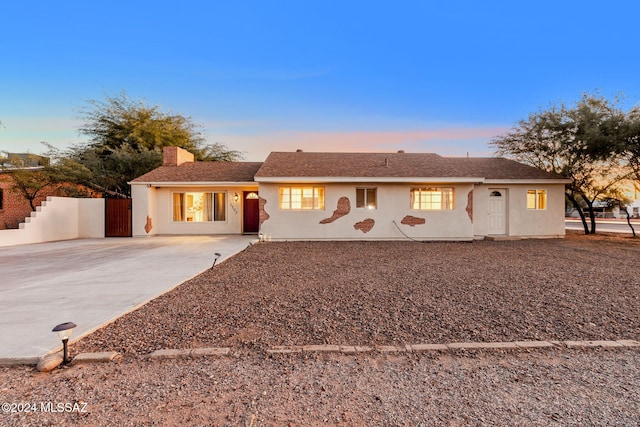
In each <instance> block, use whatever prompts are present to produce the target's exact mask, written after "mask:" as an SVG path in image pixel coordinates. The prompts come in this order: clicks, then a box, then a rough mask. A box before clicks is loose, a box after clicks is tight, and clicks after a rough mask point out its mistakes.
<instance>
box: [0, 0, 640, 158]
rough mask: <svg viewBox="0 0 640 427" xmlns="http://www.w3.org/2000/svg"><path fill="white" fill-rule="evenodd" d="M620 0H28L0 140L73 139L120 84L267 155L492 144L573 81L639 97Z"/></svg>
mask: <svg viewBox="0 0 640 427" xmlns="http://www.w3.org/2000/svg"><path fill="white" fill-rule="evenodd" d="M639 12H640V3H637V1H635V0H628V1H616V0H612V1H608V2H596V1H562V0H555V1H547V0H538V1H522V2H514V1H491V0H487V1H484V2H477V1H455V0H451V1H446V2H445V1H437V2H436V1H427V0H424V1H398V2H377V1H366V2H364V1H345V0H343V1H339V2H337V1H331V0H325V1H322V2H312V1H310V2H302V1H272V2H265V1H262V2H258V1H255V2H254V1H238V2H213V1H207V2H205V1H189V0H182V1H180V2H178V1H175V2H171V1H154V2H151V1H134V0H129V1H126V2H125V1H120V0H115V1H109V2H87V1H74V0H67V1H62V2H50V1H40V0H35V1H23V2H17V1H15V2H7V4H3V6H2V10H1V13H0V121H2V123H3V125H4V127H0V151H14V152H15V151H31V152H34V153H40V152H43V151H45V147H44V146H43V145H42V144H40V141H47V142H49V143H51V144H53V145H55V146H57V147H58V148H66V147H68V146H69V145H71V144H77V143H82V142H83V141H84V139H83V137H82V136H80V135H79V134H78V132H77V128H78V126H79V124H80V121H79V110H80V109H81V108H82V107H83V106H86V105H87V100H90V99H97V100H100V99H103V98H104V97H105V95H117V94H119V93H120V92H121V91H122V90H125V91H126V92H127V93H128V95H129V96H130V97H131V98H133V99H143V100H145V101H146V102H147V103H149V104H152V105H159V106H160V107H161V108H162V110H163V111H167V112H169V111H171V112H174V113H178V114H182V115H185V116H190V117H191V118H192V119H193V121H194V122H196V123H198V124H200V125H201V126H202V128H203V129H204V131H205V134H206V137H207V139H208V141H210V142H221V143H223V144H225V145H227V146H228V147H229V148H232V149H237V150H240V151H243V152H245V157H246V159H247V160H252V161H260V160H263V159H264V157H265V156H266V154H267V153H268V152H269V151H278V150H285V151H287V150H295V149H297V148H301V149H304V150H305V151H396V150H398V149H404V150H406V151H415V152H437V153H440V154H443V155H466V153H467V152H468V153H469V154H470V155H472V156H487V155H491V154H492V151H493V150H492V149H491V148H490V147H489V146H488V141H490V140H491V138H492V137H493V136H496V135H499V134H500V133H502V132H504V131H505V130H507V129H508V128H510V127H511V126H512V125H513V124H514V123H515V122H516V121H517V120H519V119H521V118H525V117H526V116H527V114H528V113H530V112H533V111H537V110H539V109H540V108H546V107H548V106H549V105H550V104H551V103H559V102H563V101H566V102H567V103H572V102H573V101H575V100H577V99H579V97H580V96H581V94H582V93H583V92H589V93H593V92H595V91H599V93H600V94H602V95H605V96H607V97H613V96H615V95H616V94H618V93H619V92H622V93H624V94H625V96H626V98H625V101H624V103H623V106H624V107H625V108H626V107H630V106H632V105H635V104H638V103H639V102H640V55H638V46H639V45H640V43H639V41H640V36H639V35H638V34H639V33H638V31H637V24H636V20H637V16H638V15H639Z"/></svg>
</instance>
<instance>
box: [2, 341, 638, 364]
mask: <svg viewBox="0 0 640 427" xmlns="http://www.w3.org/2000/svg"><path fill="white" fill-rule="evenodd" d="M596 347H600V348H612V349H615V348H632V347H640V341H635V340H615V341H612V340H611V341H610V340H596V341H513V342H511V341H507V342H456V343H449V344H406V345H401V346H394V345H375V346H357V345H335V344H324V345H290V346H274V347H272V348H270V349H267V350H266V353H267V354H293V353H342V354H355V353H371V352H374V351H376V352H379V353H403V352H428V351H440V352H449V351H458V350H531V349H540V348H583V349H588V348H596ZM230 355H231V348H229V347H207V348H192V349H188V348H187V349H161V350H156V351H154V352H153V353H150V354H148V355H147V358H148V359H149V360H163V359H183V358H189V357H206V356H230ZM40 359H41V358H34V357H10V358H0V368H8V367H13V366H32V365H33V366H35V365H37V364H38V362H39V361H40ZM121 359H122V355H121V354H120V353H116V352H114V351H110V352H100V353H80V354H78V355H76V356H75V357H74V359H73V360H72V363H74V362H75V363H76V364H77V363H105V362H117V361H119V360H121Z"/></svg>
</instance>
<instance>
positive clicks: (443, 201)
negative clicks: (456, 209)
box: [411, 187, 453, 210]
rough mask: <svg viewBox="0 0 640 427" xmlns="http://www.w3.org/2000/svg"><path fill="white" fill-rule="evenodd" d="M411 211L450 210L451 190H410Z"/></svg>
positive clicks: (440, 188) (448, 188)
mask: <svg viewBox="0 0 640 427" xmlns="http://www.w3.org/2000/svg"><path fill="white" fill-rule="evenodd" d="M411 209H416V210H452V209H453V188H451V187H421V188H412V189H411Z"/></svg>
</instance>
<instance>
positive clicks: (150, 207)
mask: <svg viewBox="0 0 640 427" xmlns="http://www.w3.org/2000/svg"><path fill="white" fill-rule="evenodd" d="M257 190H258V188H257V186H254V187H247V186H225V187H220V186H194V187H156V186H151V187H147V186H146V185H144V184H143V185H140V184H138V185H132V186H131V196H132V198H133V207H132V209H133V236H149V235H155V234H169V235H170V234H176V235H185V234H240V233H242V222H243V221H242V220H243V216H242V215H243V212H242V192H243V191H257ZM183 192H225V193H226V194H227V195H226V219H225V221H210V222H186V221H173V193H183ZM235 193H238V195H239V197H240V199H239V200H238V201H237V202H236V201H234V200H233V196H234V194H235ZM147 215H148V216H149V217H150V218H151V224H152V228H151V231H150V232H149V233H147V232H146V231H145V229H144V227H145V225H146V223H147Z"/></svg>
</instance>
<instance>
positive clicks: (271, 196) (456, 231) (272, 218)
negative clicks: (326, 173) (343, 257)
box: [260, 183, 473, 240]
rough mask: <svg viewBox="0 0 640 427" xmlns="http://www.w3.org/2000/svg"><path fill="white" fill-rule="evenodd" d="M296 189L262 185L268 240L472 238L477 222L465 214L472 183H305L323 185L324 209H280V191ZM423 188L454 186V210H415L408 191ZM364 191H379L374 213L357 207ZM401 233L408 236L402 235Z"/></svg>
mask: <svg viewBox="0 0 640 427" xmlns="http://www.w3.org/2000/svg"><path fill="white" fill-rule="evenodd" d="M293 185H295V184H274V183H260V197H261V198H263V199H265V201H266V202H265V203H264V210H265V212H266V213H267V214H268V215H269V219H268V220H266V221H264V222H263V223H262V225H261V228H260V232H261V234H262V236H263V238H264V239H267V240H323V239H327V240H407V239H408V237H410V238H413V239H416V240H472V239H473V224H472V222H471V218H470V217H469V214H468V212H467V205H468V200H469V199H468V193H469V192H470V191H471V190H472V188H473V186H472V184H446V183H442V184H428V185H427V184H420V183H415V184H389V183H377V184H372V183H348V184H346V183H345V184H340V183H330V184H327V183H325V184H323V183H317V184H304V186H309V185H315V186H322V187H324V189H325V209H324V210H286V209H280V207H279V200H278V197H279V194H278V192H279V187H280V186H293ZM421 186H422V187H424V186H430V187H435V186H438V187H453V188H454V198H455V202H454V209H453V210H442V211H428V210H413V209H411V206H410V201H411V195H410V189H411V188H412V187H421ZM363 187H365V188H374V187H375V188H377V208H376V209H363V208H356V188H363ZM341 198H342V200H341ZM344 198H347V199H348V200H349V210H348V213H346V214H345V211H346V209H345V202H344ZM339 202H340V206H339ZM334 211H338V212H336V215H334ZM403 220H404V223H403ZM422 220H424V221H422ZM394 222H395V224H394ZM400 230H402V231H400ZM403 232H404V233H405V234H406V235H407V236H408V237H406V236H405V235H403V234H402V233H403Z"/></svg>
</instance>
